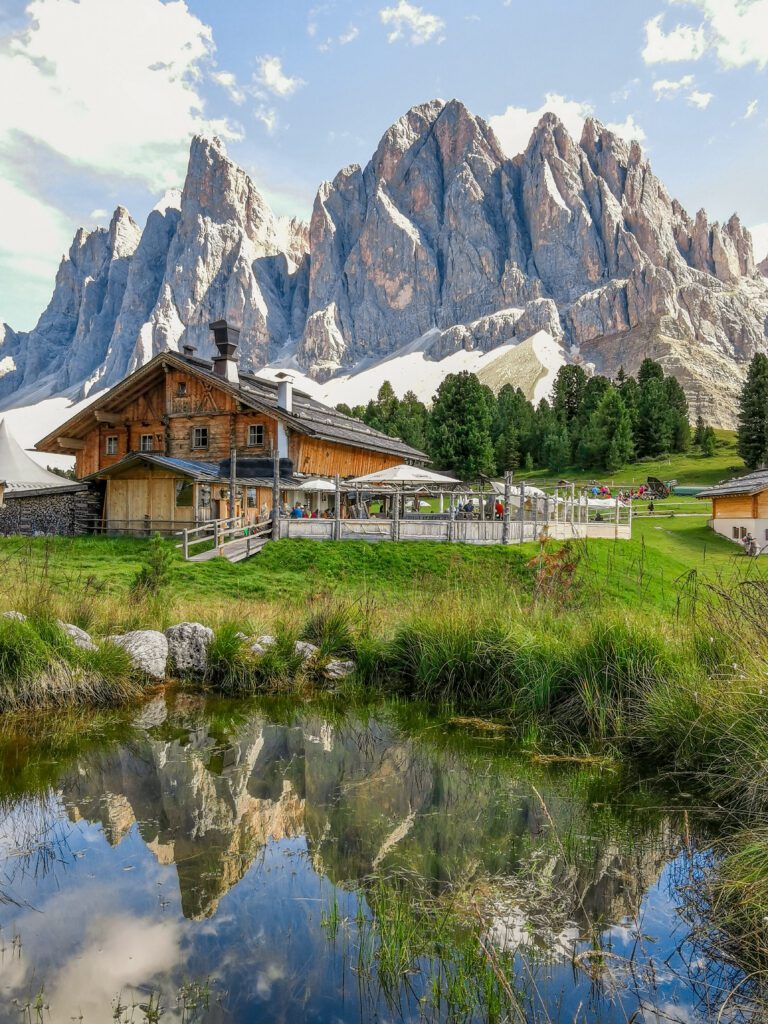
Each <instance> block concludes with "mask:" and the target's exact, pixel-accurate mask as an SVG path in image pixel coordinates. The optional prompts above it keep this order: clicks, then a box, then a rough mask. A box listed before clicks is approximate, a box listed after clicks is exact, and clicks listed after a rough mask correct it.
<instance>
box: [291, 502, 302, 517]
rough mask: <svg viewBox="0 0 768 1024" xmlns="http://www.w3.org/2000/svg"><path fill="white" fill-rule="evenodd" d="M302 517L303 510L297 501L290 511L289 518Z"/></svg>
mask: <svg viewBox="0 0 768 1024" xmlns="http://www.w3.org/2000/svg"><path fill="white" fill-rule="evenodd" d="M303 518H304V510H303V509H302V507H301V505H300V504H299V503H298V501H297V502H296V504H295V505H294V506H293V509H292V511H291V519H303Z"/></svg>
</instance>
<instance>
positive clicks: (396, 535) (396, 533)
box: [392, 488, 400, 541]
mask: <svg viewBox="0 0 768 1024" xmlns="http://www.w3.org/2000/svg"><path fill="white" fill-rule="evenodd" d="M392 540H394V541H397V540H400V493H399V492H398V490H397V488H395V493H394V494H393V495H392Z"/></svg>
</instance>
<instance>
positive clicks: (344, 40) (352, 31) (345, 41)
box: [339, 25, 360, 46]
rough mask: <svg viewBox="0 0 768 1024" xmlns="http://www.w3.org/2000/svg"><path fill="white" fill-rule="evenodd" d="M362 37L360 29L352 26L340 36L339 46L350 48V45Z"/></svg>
mask: <svg viewBox="0 0 768 1024" xmlns="http://www.w3.org/2000/svg"><path fill="white" fill-rule="evenodd" d="M359 35H360V29H359V28H358V27H357V25H350V26H349V28H348V29H347V31H346V32H342V33H341V35H340V36H339V44H340V45H341V46H348V45H349V43H353V42H354V41H355V39H357V37H358V36H359Z"/></svg>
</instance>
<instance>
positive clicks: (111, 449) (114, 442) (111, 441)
mask: <svg viewBox="0 0 768 1024" xmlns="http://www.w3.org/2000/svg"><path fill="white" fill-rule="evenodd" d="M118 449H119V442H118V437H117V435H116V434H110V436H109V437H108V438H107V439H106V442H105V447H104V450H105V452H106V453H107V455H117V453H118Z"/></svg>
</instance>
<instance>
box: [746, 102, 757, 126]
mask: <svg viewBox="0 0 768 1024" xmlns="http://www.w3.org/2000/svg"><path fill="white" fill-rule="evenodd" d="M756 113H757V100H750V101H749V103H748V104H747V109H746V110H745V111H744V120H745V121H748V120H749V119H750V117H753V116H754V115H755V114H756Z"/></svg>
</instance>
